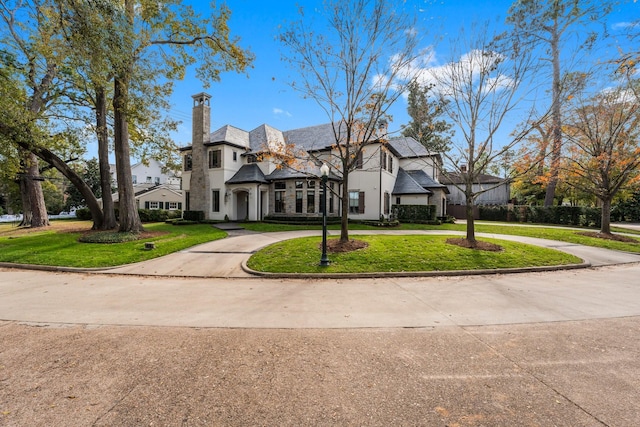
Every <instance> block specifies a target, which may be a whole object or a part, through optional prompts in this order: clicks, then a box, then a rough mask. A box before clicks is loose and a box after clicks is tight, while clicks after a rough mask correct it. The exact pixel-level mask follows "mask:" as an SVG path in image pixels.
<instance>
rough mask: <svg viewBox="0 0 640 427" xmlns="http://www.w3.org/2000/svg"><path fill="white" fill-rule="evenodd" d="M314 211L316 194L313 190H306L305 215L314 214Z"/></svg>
mask: <svg viewBox="0 0 640 427" xmlns="http://www.w3.org/2000/svg"><path fill="white" fill-rule="evenodd" d="M315 211H316V192H315V191H314V190H307V213H314V212H315Z"/></svg>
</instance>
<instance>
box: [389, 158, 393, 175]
mask: <svg viewBox="0 0 640 427" xmlns="http://www.w3.org/2000/svg"><path fill="white" fill-rule="evenodd" d="M389 172H391V173H393V157H392V156H389Z"/></svg>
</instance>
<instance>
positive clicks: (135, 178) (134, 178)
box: [131, 175, 138, 184]
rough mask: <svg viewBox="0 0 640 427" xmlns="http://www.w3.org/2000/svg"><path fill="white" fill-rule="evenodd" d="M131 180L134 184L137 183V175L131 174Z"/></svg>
mask: <svg viewBox="0 0 640 427" xmlns="http://www.w3.org/2000/svg"><path fill="white" fill-rule="evenodd" d="M131 181H132V182H133V183H134V184H137V183H138V177H137V176H136V175H131Z"/></svg>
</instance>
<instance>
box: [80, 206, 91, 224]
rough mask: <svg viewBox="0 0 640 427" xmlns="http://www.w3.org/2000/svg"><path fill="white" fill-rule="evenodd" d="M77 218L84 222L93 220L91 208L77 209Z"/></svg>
mask: <svg viewBox="0 0 640 427" xmlns="http://www.w3.org/2000/svg"><path fill="white" fill-rule="evenodd" d="M76 218H78V219H79V220H82V221H89V220H91V211H90V210H89V208H80V209H76Z"/></svg>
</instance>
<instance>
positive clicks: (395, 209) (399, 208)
mask: <svg viewBox="0 0 640 427" xmlns="http://www.w3.org/2000/svg"><path fill="white" fill-rule="evenodd" d="M391 217H392V218H394V219H396V220H398V221H400V222H423V221H429V222H430V221H436V207H435V205H393V206H391Z"/></svg>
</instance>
